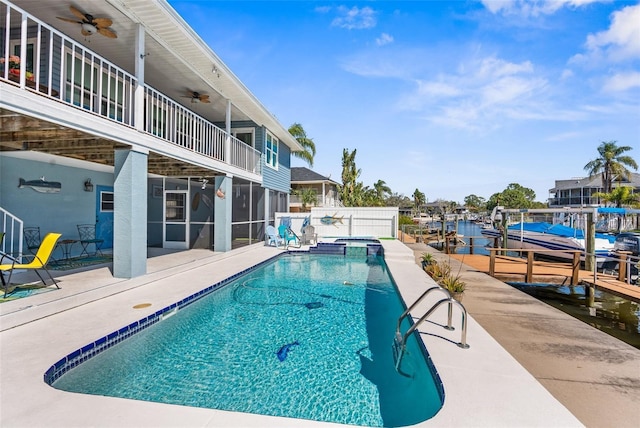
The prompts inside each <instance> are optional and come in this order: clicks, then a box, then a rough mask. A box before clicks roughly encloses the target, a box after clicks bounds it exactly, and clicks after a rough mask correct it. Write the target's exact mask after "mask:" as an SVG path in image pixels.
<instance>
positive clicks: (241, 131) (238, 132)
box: [231, 128, 255, 147]
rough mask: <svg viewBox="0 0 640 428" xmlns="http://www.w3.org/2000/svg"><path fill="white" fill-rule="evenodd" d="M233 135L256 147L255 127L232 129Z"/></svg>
mask: <svg viewBox="0 0 640 428" xmlns="http://www.w3.org/2000/svg"><path fill="white" fill-rule="evenodd" d="M231 135H233V136H234V137H236V138H237V139H238V140H240V141H242V142H243V143H245V144H246V145H247V146H249V147H255V146H254V144H253V142H254V129H253V128H238V129H232V130H231Z"/></svg>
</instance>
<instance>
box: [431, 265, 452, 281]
mask: <svg viewBox="0 0 640 428" xmlns="http://www.w3.org/2000/svg"><path fill="white" fill-rule="evenodd" d="M424 270H425V272H427V274H428V275H429V276H430V277H431V278H433V280H434V281H435V282H436V283H438V284H440V281H441V280H442V279H443V278H445V277H447V276H449V275H451V266H450V265H449V263H437V262H435V261H434V262H433V263H431V264H430V265H427V266H426V267H425V269H424Z"/></svg>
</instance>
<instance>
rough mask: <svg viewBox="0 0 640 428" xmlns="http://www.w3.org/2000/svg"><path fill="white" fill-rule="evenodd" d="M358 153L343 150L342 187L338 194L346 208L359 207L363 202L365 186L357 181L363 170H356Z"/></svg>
mask: <svg viewBox="0 0 640 428" xmlns="http://www.w3.org/2000/svg"><path fill="white" fill-rule="evenodd" d="M356 151H357V149H353V152H351V153H349V150H348V149H342V185H338V194H339V195H340V200H341V201H342V203H343V204H344V206H345V207H358V206H361V205H359V204H361V203H362V201H363V189H364V186H363V184H362V183H359V182H358V181H357V180H358V177H360V173H361V170H359V169H358V168H356Z"/></svg>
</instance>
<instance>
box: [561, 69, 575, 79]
mask: <svg viewBox="0 0 640 428" xmlns="http://www.w3.org/2000/svg"><path fill="white" fill-rule="evenodd" d="M573 76H574V72H573V70H570V69H568V68H565V69H564V70H562V75H561V76H560V78H561V79H562V80H566V79H570V78H572V77H573Z"/></svg>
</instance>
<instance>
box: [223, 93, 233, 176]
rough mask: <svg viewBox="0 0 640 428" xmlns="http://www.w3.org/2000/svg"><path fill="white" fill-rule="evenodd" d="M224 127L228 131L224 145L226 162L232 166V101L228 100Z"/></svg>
mask: <svg viewBox="0 0 640 428" xmlns="http://www.w3.org/2000/svg"><path fill="white" fill-rule="evenodd" d="M224 125H225V128H226V131H227V138H226V140H225V144H224V160H225V162H227V163H228V164H231V100H227V111H226V113H225V120H224Z"/></svg>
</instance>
